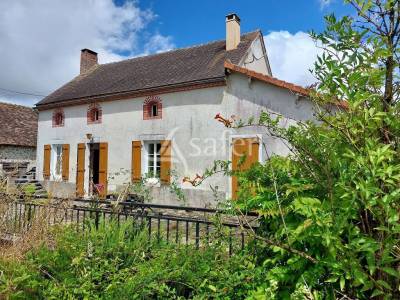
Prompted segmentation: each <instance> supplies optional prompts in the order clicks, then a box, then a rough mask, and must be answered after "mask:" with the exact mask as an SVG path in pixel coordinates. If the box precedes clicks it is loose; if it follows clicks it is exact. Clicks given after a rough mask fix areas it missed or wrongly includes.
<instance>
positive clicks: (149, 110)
mask: <svg viewBox="0 0 400 300" xmlns="http://www.w3.org/2000/svg"><path fill="white" fill-rule="evenodd" d="M151 119H162V101H161V98H160V97H158V96H149V97H147V98H146V99H145V101H144V103H143V120H151Z"/></svg>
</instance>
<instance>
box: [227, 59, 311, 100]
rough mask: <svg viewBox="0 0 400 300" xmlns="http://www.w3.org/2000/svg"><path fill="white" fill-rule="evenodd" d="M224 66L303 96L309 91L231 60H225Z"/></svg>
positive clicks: (307, 94)
mask: <svg viewBox="0 0 400 300" xmlns="http://www.w3.org/2000/svg"><path fill="white" fill-rule="evenodd" d="M224 66H225V68H226V69H228V70H231V71H235V72H238V73H242V74H244V75H247V76H249V77H252V78H255V79H258V80H260V81H263V82H266V83H270V84H272V85H275V86H277V87H281V88H285V89H288V90H291V91H292V92H294V93H298V94H301V95H303V96H309V95H310V91H309V90H308V89H305V88H303V87H302V86H299V85H296V84H293V83H290V82H286V81H283V80H280V79H278V78H275V77H272V76H268V75H264V74H261V73H258V72H254V71H251V70H249V69H246V68H242V67H239V66H237V65H235V64H233V63H232V62H229V61H225V63H224Z"/></svg>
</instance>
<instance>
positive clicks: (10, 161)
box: [0, 102, 38, 176]
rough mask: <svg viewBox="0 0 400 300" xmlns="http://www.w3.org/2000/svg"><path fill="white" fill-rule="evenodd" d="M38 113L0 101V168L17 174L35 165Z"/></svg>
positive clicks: (13, 174) (14, 174)
mask: <svg viewBox="0 0 400 300" xmlns="http://www.w3.org/2000/svg"><path fill="white" fill-rule="evenodd" d="M37 127H38V113H37V112H36V111H35V110H34V109H33V108H31V107H27V106H22V105H15V104H10V103H1V102H0V170H2V171H1V172H6V173H8V174H10V175H12V176H18V175H21V174H22V173H24V172H25V171H27V169H31V168H33V167H34V166H35V165H36V140H37Z"/></svg>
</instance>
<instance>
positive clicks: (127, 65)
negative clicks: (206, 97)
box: [36, 31, 261, 109]
mask: <svg viewBox="0 0 400 300" xmlns="http://www.w3.org/2000/svg"><path fill="white" fill-rule="evenodd" d="M259 35H261V33H260V31H254V32H250V33H247V34H244V35H242V36H241V42H240V44H239V45H238V47H237V48H236V49H234V50H231V51H226V50H225V40H220V41H216V42H211V43H208V44H203V45H199V46H193V47H189V48H183V49H178V50H173V51H168V52H164V53H159V54H155V55H149V56H143V57H136V58H132V59H127V60H124V61H120V62H115V63H108V64H100V65H97V66H96V67H94V68H93V69H92V70H90V71H89V72H88V73H84V74H81V75H79V76H77V77H75V78H74V79H73V80H72V81H70V82H68V83H67V84H66V85H64V86H62V87H61V88H59V89H58V90H56V91H55V92H53V93H51V94H50V95H48V96H47V97H45V98H44V99H43V100H42V101H40V102H39V103H37V104H36V105H37V107H38V108H39V109H40V108H41V107H43V106H52V105H54V104H58V103H63V104H65V103H67V102H69V103H71V102H73V103H75V102H76V100H80V99H89V98H96V97H99V96H106V95H118V94H123V93H127V92H134V91H147V90H151V89H154V88H160V87H174V86H178V85H182V84H201V83H210V82H211V83H212V82H216V81H223V80H224V78H225V68H224V61H225V60H229V61H231V62H232V63H234V64H239V63H240V61H241V60H242V59H243V57H244V56H245V54H246V53H247V50H248V49H249V47H250V45H251V43H252V42H253V41H254V39H256V38H257V37H258V36H259Z"/></svg>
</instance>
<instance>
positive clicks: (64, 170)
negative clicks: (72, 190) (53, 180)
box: [62, 144, 69, 181]
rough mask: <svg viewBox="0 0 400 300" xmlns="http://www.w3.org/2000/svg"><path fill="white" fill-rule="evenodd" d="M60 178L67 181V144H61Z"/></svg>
mask: <svg viewBox="0 0 400 300" xmlns="http://www.w3.org/2000/svg"><path fill="white" fill-rule="evenodd" d="M62 179H63V180H65V181H69V144H64V145H63V146H62Z"/></svg>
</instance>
